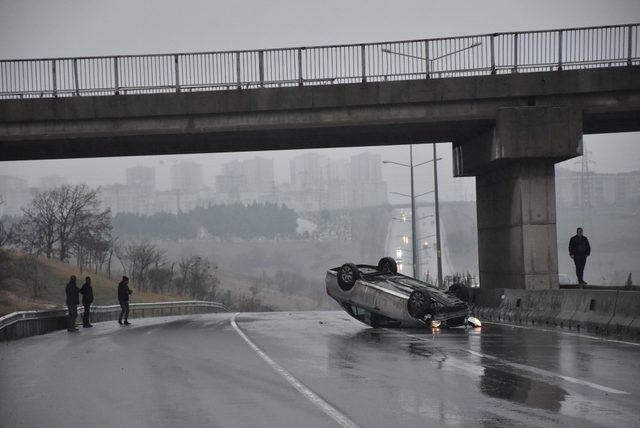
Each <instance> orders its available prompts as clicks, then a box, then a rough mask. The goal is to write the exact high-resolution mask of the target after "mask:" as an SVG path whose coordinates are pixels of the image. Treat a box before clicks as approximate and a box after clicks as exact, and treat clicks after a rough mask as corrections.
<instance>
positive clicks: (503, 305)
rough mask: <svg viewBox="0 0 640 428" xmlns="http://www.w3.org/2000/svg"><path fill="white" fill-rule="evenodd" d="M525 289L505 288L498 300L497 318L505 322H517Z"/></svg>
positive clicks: (521, 310)
mask: <svg viewBox="0 0 640 428" xmlns="http://www.w3.org/2000/svg"><path fill="white" fill-rule="evenodd" d="M526 297H527V290H512V289H505V290H504V294H503V298H502V300H501V302H500V310H499V312H498V320H499V321H501V322H506V323H514V324H518V323H519V320H520V319H521V318H522V313H523V308H524V303H525V299H526Z"/></svg>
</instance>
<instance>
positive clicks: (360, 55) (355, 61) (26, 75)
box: [0, 24, 640, 99]
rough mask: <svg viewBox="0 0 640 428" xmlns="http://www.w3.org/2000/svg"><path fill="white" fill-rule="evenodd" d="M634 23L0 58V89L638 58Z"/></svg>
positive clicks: (30, 92)
mask: <svg viewBox="0 0 640 428" xmlns="http://www.w3.org/2000/svg"><path fill="white" fill-rule="evenodd" d="M639 27H640V24H625V25H609V26H601V27H582V28H567V29H557V30H544V31H522V32H511V33H494V34H481V35H474V36H461V37H449V38H436V39H424V40H405V41H394V42H379V43H363V44H348V45H330V46H314V47H297V48H278V49H263V50H247V51H224V52H199V53H174V54H157V55H120V56H93V57H77V58H45V59H16V60H0V99H2V98H4V99H6V98H40V97H72V96H96V95H125V94H145V93H167V92H182V91H191V92H195V91H213V90H229V89H249V88H269V87H284V86H303V85H305V86H306V85H328V84H337V83H357V82H379V81H388V80H407V79H424V78H446V77H456V76H476V75H490V74H507V73H527V72H536V71H553V70H568V69H584V68H597V67H617V66H627V65H635V64H640V47H639V45H640V35H639V33H640V31H639Z"/></svg>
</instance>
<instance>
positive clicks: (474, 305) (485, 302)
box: [469, 288, 504, 320]
mask: <svg viewBox="0 0 640 428" xmlns="http://www.w3.org/2000/svg"><path fill="white" fill-rule="evenodd" d="M470 292H471V293H470V295H469V305H470V306H471V312H472V313H473V315H474V316H476V317H478V318H481V319H487V320H494V319H495V320H497V319H498V312H499V309H500V302H501V301H502V295H503V294H504V288H495V289H491V288H489V289H486V290H484V289H481V288H471V289H470Z"/></svg>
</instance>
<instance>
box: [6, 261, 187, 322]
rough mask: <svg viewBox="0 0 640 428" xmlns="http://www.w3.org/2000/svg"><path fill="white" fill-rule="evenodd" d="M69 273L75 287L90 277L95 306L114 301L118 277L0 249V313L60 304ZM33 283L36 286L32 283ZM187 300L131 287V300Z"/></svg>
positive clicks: (114, 302)
mask: <svg viewBox="0 0 640 428" xmlns="http://www.w3.org/2000/svg"><path fill="white" fill-rule="evenodd" d="M71 275H76V277H77V278H78V286H81V285H82V283H84V278H85V277H86V276H90V277H91V285H92V286H93V293H94V296H95V302H94V304H95V305H113V304H117V303H118V298H117V293H116V290H117V287H118V279H119V278H112V279H109V278H107V277H106V276H105V275H103V274H100V273H93V272H88V271H84V272H80V269H78V268H77V267H75V266H72V265H69V264H67V263H63V262H60V261H58V260H48V259H46V258H44V257H39V258H37V259H36V261H35V263H34V262H30V261H29V260H28V259H27V257H25V256H24V255H23V254H21V253H18V252H8V251H3V250H0V316H2V315H5V314H7V313H10V312H14V311H17V310H32V309H46V308H54V307H63V306H64V304H65V291H64V289H65V286H66V285H67V282H68V281H69V277H70V276H71ZM36 284H37V286H36ZM173 300H187V299H186V298H184V297H180V296H173V295H161V294H155V293H138V292H137V291H136V290H135V288H134V294H133V295H132V302H134V303H135V302H139V303H141V302H163V301H173Z"/></svg>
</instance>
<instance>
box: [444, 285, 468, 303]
mask: <svg viewBox="0 0 640 428" xmlns="http://www.w3.org/2000/svg"><path fill="white" fill-rule="evenodd" d="M449 294H453V295H454V296H456V297H457V298H458V299H460V300H462V301H463V302H468V301H469V287H467V286H466V285H464V284H457V283H456V284H452V285H451V287H449Z"/></svg>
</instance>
